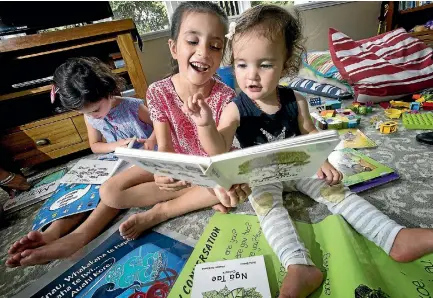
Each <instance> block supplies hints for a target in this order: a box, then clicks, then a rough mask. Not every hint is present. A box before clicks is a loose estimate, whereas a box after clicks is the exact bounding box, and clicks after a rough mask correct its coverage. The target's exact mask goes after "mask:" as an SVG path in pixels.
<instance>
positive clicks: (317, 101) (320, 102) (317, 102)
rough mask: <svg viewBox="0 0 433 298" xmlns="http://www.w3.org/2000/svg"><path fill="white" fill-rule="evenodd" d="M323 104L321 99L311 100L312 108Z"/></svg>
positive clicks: (314, 98)
mask: <svg viewBox="0 0 433 298" xmlns="http://www.w3.org/2000/svg"><path fill="white" fill-rule="evenodd" d="M321 104H322V100H321V99H320V97H313V98H310V106H312V107H314V106H318V105H321Z"/></svg>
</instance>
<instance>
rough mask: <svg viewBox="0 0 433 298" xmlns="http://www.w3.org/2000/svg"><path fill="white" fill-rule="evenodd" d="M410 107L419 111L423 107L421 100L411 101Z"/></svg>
mask: <svg viewBox="0 0 433 298" xmlns="http://www.w3.org/2000/svg"><path fill="white" fill-rule="evenodd" d="M409 108H410V110H411V111H419V109H420V108H421V103H419V102H411V103H410V107H409Z"/></svg>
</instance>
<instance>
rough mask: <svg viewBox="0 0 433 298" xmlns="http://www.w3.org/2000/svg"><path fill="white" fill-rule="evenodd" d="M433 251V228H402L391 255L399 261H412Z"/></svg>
mask: <svg viewBox="0 0 433 298" xmlns="http://www.w3.org/2000/svg"><path fill="white" fill-rule="evenodd" d="M431 252H433V229H421V228H416V229H408V228H406V229H402V230H400V232H399V233H398V234H397V237H396V238H395V240H394V244H393V245H392V248H391V251H390V253H389V255H390V256H391V258H393V259H394V260H395V261H397V262H402V263H404V262H411V261H414V260H416V259H419V258H421V257H422V256H425V255H426V254H429V253H431Z"/></svg>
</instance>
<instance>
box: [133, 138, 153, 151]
mask: <svg viewBox="0 0 433 298" xmlns="http://www.w3.org/2000/svg"><path fill="white" fill-rule="evenodd" d="M137 141H138V142H140V143H142V144H143V149H144V150H151V151H153V150H155V146H156V138H154V139H140V140H137Z"/></svg>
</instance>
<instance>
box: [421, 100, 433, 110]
mask: <svg viewBox="0 0 433 298" xmlns="http://www.w3.org/2000/svg"><path fill="white" fill-rule="evenodd" d="M422 109H423V110H426V111H431V110H433V102H431V101H427V102H425V103H423V104H422Z"/></svg>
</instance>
